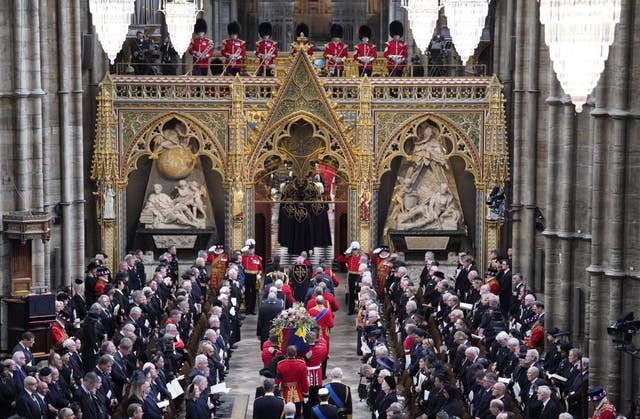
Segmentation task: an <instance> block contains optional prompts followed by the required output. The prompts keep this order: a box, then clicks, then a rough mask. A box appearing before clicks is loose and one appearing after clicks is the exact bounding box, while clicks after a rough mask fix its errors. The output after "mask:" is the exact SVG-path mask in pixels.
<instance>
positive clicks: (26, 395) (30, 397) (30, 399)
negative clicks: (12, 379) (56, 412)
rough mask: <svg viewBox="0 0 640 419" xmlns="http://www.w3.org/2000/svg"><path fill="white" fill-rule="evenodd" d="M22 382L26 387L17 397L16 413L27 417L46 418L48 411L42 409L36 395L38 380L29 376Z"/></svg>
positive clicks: (33, 418) (28, 418)
mask: <svg viewBox="0 0 640 419" xmlns="http://www.w3.org/2000/svg"><path fill="white" fill-rule="evenodd" d="M22 384H23V386H24V389H23V390H21V391H20V393H19V394H18V398H17V399H16V413H17V414H18V415H19V416H22V417H23V418H26V419H44V418H45V417H46V411H42V409H41V407H40V404H39V403H38V396H37V395H36V389H37V388H38V380H36V378H35V377H27V378H25V379H24V382H23V383H22Z"/></svg>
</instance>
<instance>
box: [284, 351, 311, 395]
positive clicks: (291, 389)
mask: <svg viewBox="0 0 640 419" xmlns="http://www.w3.org/2000/svg"><path fill="white" fill-rule="evenodd" d="M276 384H277V385H281V388H282V398H283V399H284V401H285V402H286V403H289V402H292V403H302V401H303V400H304V397H305V396H307V395H308V394H309V377H308V376H307V364H305V362H304V361H303V360H301V359H299V358H287V359H283V360H282V361H280V362H278V366H277V367H276Z"/></svg>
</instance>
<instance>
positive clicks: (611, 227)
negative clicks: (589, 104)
mask: <svg viewBox="0 0 640 419" xmlns="http://www.w3.org/2000/svg"><path fill="white" fill-rule="evenodd" d="M633 3H635V2H634V1H632V0H626V1H622V11H621V13H620V22H619V23H618V26H617V30H616V38H615V39H616V41H615V42H614V44H613V45H612V48H611V52H610V57H609V61H610V65H611V66H612V69H613V70H614V72H615V76H614V77H613V78H612V79H611V85H610V89H611V90H610V91H611V96H610V106H611V109H610V110H609V115H610V118H611V128H612V131H610V132H611V137H610V142H609V147H608V159H607V173H606V180H605V182H606V185H607V190H606V192H607V193H606V195H605V197H606V199H607V201H606V202H607V204H605V205H606V211H607V213H608V217H607V227H608V228H607V231H606V233H605V240H606V242H607V253H608V255H607V259H608V263H607V270H606V271H605V276H606V278H607V279H608V280H609V297H610V300H609V320H610V321H611V320H615V319H616V318H617V317H618V316H619V315H620V313H621V312H622V311H624V309H625V307H623V306H622V299H623V295H622V285H623V284H622V283H623V280H624V278H625V277H626V274H625V261H624V255H625V223H624V221H625V217H624V209H625V181H626V177H625V166H626V158H627V157H626V156H627V141H628V140H627V118H628V117H629V110H628V106H629V103H628V97H629V77H630V72H629V66H630V64H631V62H630V59H629V58H630V54H629V51H630V50H631V48H632V46H631V42H630V40H631V38H632V36H633V32H632V26H631V23H632V13H633V9H634V7H633ZM629 309H631V307H629ZM625 356H628V355H625ZM608 358H609V359H608V360H607V361H608V365H609V373H608V374H607V377H608V385H607V391H609V393H610V394H611V395H612V397H613V398H614V400H616V399H617V398H618V397H619V396H620V393H621V391H622V388H621V381H623V380H624V381H626V382H627V383H630V379H631V377H629V375H628V374H627V373H626V372H623V371H622V370H621V363H620V361H621V359H620V352H619V351H616V350H611V351H610V352H609V357H608ZM600 362H605V360H604V359H602V360H600Z"/></svg>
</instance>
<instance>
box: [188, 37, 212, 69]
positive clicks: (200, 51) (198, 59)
mask: <svg viewBox="0 0 640 419" xmlns="http://www.w3.org/2000/svg"><path fill="white" fill-rule="evenodd" d="M187 52H188V53H189V54H191V55H193V65H197V66H198V67H200V68H208V67H209V58H211V57H213V52H214V51H213V41H212V40H211V39H209V38H207V37H204V38H194V39H193V40H192V41H191V44H190V45H189V49H188V50H187Z"/></svg>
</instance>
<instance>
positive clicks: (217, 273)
mask: <svg viewBox="0 0 640 419" xmlns="http://www.w3.org/2000/svg"><path fill="white" fill-rule="evenodd" d="M209 259H210V263H211V287H212V288H213V289H215V290H216V291H218V289H219V288H220V284H221V283H222V280H223V279H224V275H225V273H226V272H227V266H228V265H229V255H227V254H226V253H221V254H219V255H217V254H215V253H210V254H209Z"/></svg>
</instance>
